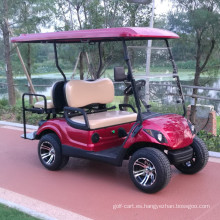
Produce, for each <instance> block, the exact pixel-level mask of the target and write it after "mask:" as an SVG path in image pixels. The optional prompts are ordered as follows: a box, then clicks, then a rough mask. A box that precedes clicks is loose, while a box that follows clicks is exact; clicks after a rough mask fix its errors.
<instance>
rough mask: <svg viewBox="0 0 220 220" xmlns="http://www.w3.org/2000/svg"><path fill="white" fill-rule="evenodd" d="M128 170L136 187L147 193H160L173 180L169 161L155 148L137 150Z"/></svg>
mask: <svg viewBox="0 0 220 220" xmlns="http://www.w3.org/2000/svg"><path fill="white" fill-rule="evenodd" d="M142 168H143V169H142ZM128 169H129V174H130V178H131V180H132V181H133V183H134V184H135V186H136V187H137V188H139V189H140V190H142V191H144V192H145V193H155V192H158V191H159V190H161V189H163V188H164V187H165V186H166V185H167V184H168V183H169V181H170V178H171V167H170V162H169V160H168V159H167V157H166V156H165V154H164V153H163V152H161V151H160V150H158V149H155V148H150V147H149V148H142V149H140V150H137V151H136V152H135V153H134V154H133V155H132V157H131V159H130V161H129V165H128ZM135 174H136V175H135Z"/></svg>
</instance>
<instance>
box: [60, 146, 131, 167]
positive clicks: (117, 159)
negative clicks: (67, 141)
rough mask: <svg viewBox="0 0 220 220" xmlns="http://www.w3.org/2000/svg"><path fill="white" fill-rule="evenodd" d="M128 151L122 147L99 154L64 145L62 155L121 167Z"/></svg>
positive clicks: (99, 152)
mask: <svg viewBox="0 0 220 220" xmlns="http://www.w3.org/2000/svg"><path fill="white" fill-rule="evenodd" d="M126 151H127V149H125V148H123V147H122V146H118V147H113V148H110V149H107V150H102V151H98V152H94V151H86V150H82V149H80V148H76V147H70V146H67V145H62V153H63V155H65V156H70V157H77V158H84V159H90V160H98V161H102V162H105V163H109V164H112V165H115V166H121V165H122V162H123V158H124V155H125V153H126Z"/></svg>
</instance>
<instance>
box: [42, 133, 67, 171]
mask: <svg viewBox="0 0 220 220" xmlns="http://www.w3.org/2000/svg"><path fill="white" fill-rule="evenodd" d="M38 156H39V159H40V161H41V163H42V164H43V166H44V167H46V168H47V169H48V170H59V169H61V168H63V167H64V166H65V165H66V164H67V163H68V161H69V157H67V156H63V155H62V152H61V144H60V140H59V138H58V137H57V135H56V134H53V133H51V134H46V135H44V136H43V137H42V138H41V139H40V141H39V144H38Z"/></svg>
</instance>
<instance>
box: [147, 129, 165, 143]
mask: <svg viewBox="0 0 220 220" xmlns="http://www.w3.org/2000/svg"><path fill="white" fill-rule="evenodd" d="M144 131H145V132H146V133H147V134H149V135H150V136H151V137H153V138H155V139H156V140H157V141H158V142H160V143H167V139H166V138H165V137H164V135H163V134H162V133H161V132H159V131H156V130H151V129H144Z"/></svg>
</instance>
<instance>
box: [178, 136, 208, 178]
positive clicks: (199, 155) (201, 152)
mask: <svg viewBox="0 0 220 220" xmlns="http://www.w3.org/2000/svg"><path fill="white" fill-rule="evenodd" d="M191 146H192V148H193V158H192V159H191V160H190V161H187V162H185V163H183V164H179V165H176V166H175V167H176V168H177V169H178V170H179V171H181V172H182V173H185V174H194V173H197V172H199V171H200V170H202V169H203V168H204V167H205V165H206V164H207V162H208V158H209V152H208V150H207V147H206V145H205V143H204V142H203V141H202V140H201V139H200V138H198V137H197V136H196V137H195V138H194V140H193V143H192V145H191Z"/></svg>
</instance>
